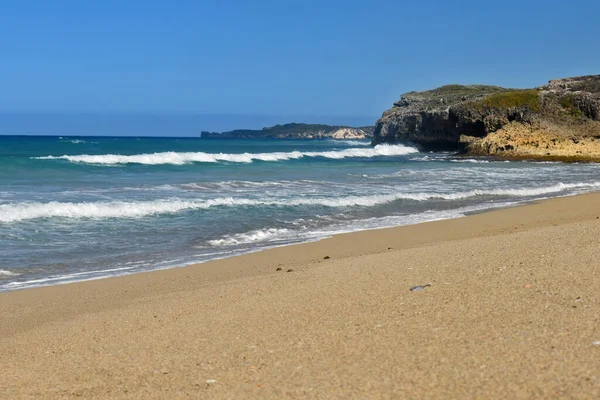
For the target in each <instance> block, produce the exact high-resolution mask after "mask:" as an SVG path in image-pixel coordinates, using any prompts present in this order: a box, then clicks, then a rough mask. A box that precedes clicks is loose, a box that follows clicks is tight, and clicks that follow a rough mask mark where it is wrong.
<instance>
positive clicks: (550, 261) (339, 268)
mask: <svg viewBox="0 0 600 400" xmlns="http://www.w3.org/2000/svg"><path fill="white" fill-rule="evenodd" d="M598 217H600V193H591V194H583V195H577V196H569V197H559V198H554V199H549V200H543V201H539V202H535V203H533V204H525V205H518V206H516V207H511V208H502V209H496V210H491V211H485V212H483V213H476V214H470V215H468V216H466V217H461V218H454V219H447V220H441V221H434V222H426V223H421V224H416V225H407V226H400V227H394V228H384V229H376V230H367V231H360V232H352V233H346V234H339V235H335V236H333V237H331V238H327V239H323V240H320V241H316V242H309V243H302V244H296V245H289V246H284V247H276V248H272V249H268V250H264V251H259V252H255V253H249V254H245V255H241V256H235V257H231V258H226V259H221V260H215V261H209V262H206V263H202V264H197V265H191V266H186V267H180V268H174V269H167V270H158V271H150V272H141V273H136V274H133V275H127V276H120V277H115V278H106V279H100V280H92V281H84V282H76V283H70V284H68V285H58V286H49V287H40V288H32V289H24V290H16V291H10V292H3V293H0V299H1V300H0V316H1V318H2V321H3V324H2V326H1V327H0V338H2V339H0V340H1V341H2V345H1V346H0V348H1V350H0V355H1V357H0V358H2V359H3V360H6V362H3V364H4V365H5V366H4V367H3V369H4V371H3V376H5V380H4V382H3V383H2V384H0V395H2V397H7V398H13V397H14V398H18V397H27V396H41V397H71V396H73V397H75V396H78V395H82V396H84V397H140V396H141V397H156V398H159V397H163V398H164V397H188V396H202V397H206V398H223V397H237V398H240V397H265V398H266V397H273V396H275V397H291V396H294V395H295V396H310V397H313V398H348V397H352V398H354V397H361V398H398V397H400V398H402V397H411V398H428V397H429V398H444V397H446V398H448V397H462V398H475V397H482V396H483V397H486V396H487V397H494V394H498V393H503V394H504V395H503V396H500V397H515V396H516V397H519V396H520V397H523V398H534V397H537V398H539V397H555V396H559V397H568V398H593V397H594V396H598V395H600V390H599V389H598V388H599V387H600V375H599V373H598V371H599V370H600V364H599V362H598V361H597V360H598V355H599V353H598V352H599V351H600V346H598V345H594V344H592V343H593V342H596V341H600V329H599V328H598V326H600V323H599V320H598V315H600V312H599V311H600V298H599V296H598V294H597V290H596V288H597V286H598V284H599V283H600V269H599V268H600V267H599V265H600V264H599V263H598V261H596V260H598V259H600V257H598V256H600V250H598V246H597V243H598V242H597V238H598V236H597V232H598V229H599V228H600V220H599V219H598ZM325 257H329V258H328V259H325ZM277 268H281V269H282V271H279V272H278V271H276V269H277ZM287 270H292V271H290V272H286V271H287ZM594 271H595V273H594ZM426 283H431V284H432V286H431V287H430V288H426V290H425V291H423V292H410V291H409V290H408V289H409V288H410V287H411V286H413V285H421V284H426ZM6 366H9V367H6ZM299 367H300V368H299ZM50 371H53V372H52V373H50ZM557 377H560V378H557ZM213 381H216V382H213Z"/></svg>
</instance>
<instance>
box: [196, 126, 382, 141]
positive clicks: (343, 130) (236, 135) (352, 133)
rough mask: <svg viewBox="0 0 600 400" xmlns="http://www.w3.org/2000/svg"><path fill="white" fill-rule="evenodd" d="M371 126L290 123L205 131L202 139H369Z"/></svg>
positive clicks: (371, 132)
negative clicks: (255, 127) (264, 126)
mask: <svg viewBox="0 0 600 400" xmlns="http://www.w3.org/2000/svg"><path fill="white" fill-rule="evenodd" d="M374 129H375V128H374V127H373V126H368V127H361V128H352V127H349V126H335V125H322V124H299V123H291V124H284V125H275V126H271V127H267V128H263V129H256V130H253V129H237V130H233V131H228V132H222V133H217V132H206V131H203V132H202V134H201V138H202V139H370V138H371V137H373V130H374Z"/></svg>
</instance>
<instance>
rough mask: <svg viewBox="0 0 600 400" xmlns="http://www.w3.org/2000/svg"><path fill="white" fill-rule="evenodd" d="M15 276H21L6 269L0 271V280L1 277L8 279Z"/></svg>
mask: <svg viewBox="0 0 600 400" xmlns="http://www.w3.org/2000/svg"><path fill="white" fill-rule="evenodd" d="M17 275H21V274H19V273H17V272H12V271H9V270H6V269H0V278H2V277H9V276H17Z"/></svg>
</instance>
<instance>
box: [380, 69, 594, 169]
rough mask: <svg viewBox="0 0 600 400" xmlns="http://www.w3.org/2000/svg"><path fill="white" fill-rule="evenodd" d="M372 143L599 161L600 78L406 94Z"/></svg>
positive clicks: (383, 120) (451, 87) (387, 114)
mask: <svg viewBox="0 0 600 400" xmlns="http://www.w3.org/2000/svg"><path fill="white" fill-rule="evenodd" d="M596 139H598V140H596ZM373 142H374V143H394V142H402V143H409V144H412V145H415V146H417V147H418V148H420V149H421V150H458V151H462V152H465V153H467V154H476V155H493V156H502V157H514V158H520V157H523V158H527V157H532V158H569V157H573V158H580V159H590V160H592V159H593V160H595V159H596V158H598V159H600V75H596V76H584V77H577V78H567V79H560V80H554V81H550V82H549V84H548V85H546V86H542V87H539V88H535V89H505V88H501V87H497V86H479V85H475V86H461V85H448V86H443V87H441V88H438V89H434V90H430V91H426V92H411V93H407V94H404V95H402V97H401V99H400V101H398V102H397V103H395V104H394V107H392V108H391V109H390V110H388V111H386V112H384V113H383V115H382V117H381V119H379V121H377V124H376V127H375V132H374V137H373Z"/></svg>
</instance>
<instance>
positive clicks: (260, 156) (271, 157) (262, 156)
mask: <svg viewBox="0 0 600 400" xmlns="http://www.w3.org/2000/svg"><path fill="white" fill-rule="evenodd" d="M417 152H418V150H417V149H415V148H412V147H407V146H402V145H393V146H392V145H377V146H375V147H373V148H370V149H363V148H352V149H344V150H335V151H334V150H332V151H306V152H302V151H291V152H273V153H241V154H235V153H204V152H183V153H179V152H173V151H169V152H164V153H152V154H134V155H120V154H100V155H90V154H81V155H62V156H43V157H32V158H33V159H37V160H67V161H70V162H73V163H85V164H101V165H115V164H144V165H160V164H173V165H183V164H190V163H218V162H223V161H225V162H235V163H251V162H253V161H286V160H295V159H300V158H305V157H307V158H316V157H321V158H329V159H335V160H339V159H344V158H372V157H379V156H402V155H406V154H412V153H417Z"/></svg>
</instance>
